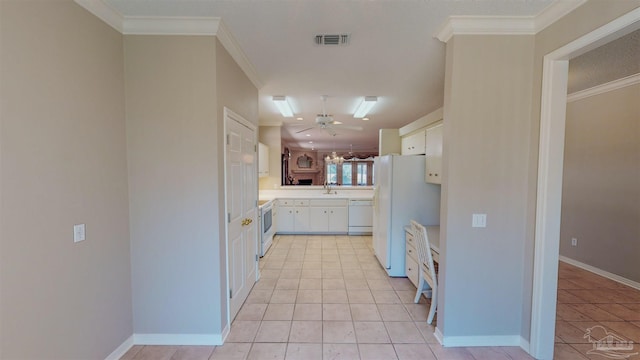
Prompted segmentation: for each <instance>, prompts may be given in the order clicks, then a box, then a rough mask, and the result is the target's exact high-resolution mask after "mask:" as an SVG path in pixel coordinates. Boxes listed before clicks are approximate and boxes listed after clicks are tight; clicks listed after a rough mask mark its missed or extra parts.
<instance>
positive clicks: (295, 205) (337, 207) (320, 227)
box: [277, 199, 349, 234]
mask: <svg viewBox="0 0 640 360" xmlns="http://www.w3.org/2000/svg"><path fill="white" fill-rule="evenodd" d="M348 206H349V201H348V200H347V199H280V200H278V227H277V231H278V233H290V234H298V233H319V234H321V233H335V234H346V233H347V232H348V231H349V207H348Z"/></svg>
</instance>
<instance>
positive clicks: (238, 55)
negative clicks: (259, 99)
mask: <svg viewBox="0 0 640 360" xmlns="http://www.w3.org/2000/svg"><path fill="white" fill-rule="evenodd" d="M216 36H217V38H218V40H219V41H220V43H221V44H222V46H224V48H225V49H226V50H227V51H228V52H229V54H230V55H231V57H232V58H233V60H235V61H236V63H238V66H240V68H241V69H242V71H244V73H245V74H246V75H247V77H248V78H249V80H251V82H252V83H253V85H254V86H255V87H256V88H257V89H258V90H260V89H261V88H262V86H263V85H264V84H263V83H262V80H260V76H258V72H257V71H256V69H255V68H254V67H253V64H252V63H251V61H249V59H248V58H247V56H246V55H245V53H244V51H242V48H241V47H240V44H239V43H238V41H237V40H236V38H235V37H233V34H232V33H231V31H229V28H227V26H226V25H225V23H224V22H223V21H222V19H220V23H219V26H218V31H217V32H216Z"/></svg>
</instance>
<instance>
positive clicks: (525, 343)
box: [520, 336, 531, 354]
mask: <svg viewBox="0 0 640 360" xmlns="http://www.w3.org/2000/svg"><path fill="white" fill-rule="evenodd" d="M530 347H531V346H530V345H529V340H527V339H525V338H523V337H522V336H520V348H522V350H524V351H525V352H526V353H527V354H529V348H530Z"/></svg>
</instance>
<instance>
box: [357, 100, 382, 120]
mask: <svg viewBox="0 0 640 360" xmlns="http://www.w3.org/2000/svg"><path fill="white" fill-rule="evenodd" d="M377 101H378V97H377V96H365V97H364V100H362V102H361V103H360V105H358V108H357V109H356V111H355V112H354V113H353V117H354V118H363V117H365V116H367V113H368V112H369V111H371V108H373V106H374V105H375V104H376V102H377Z"/></svg>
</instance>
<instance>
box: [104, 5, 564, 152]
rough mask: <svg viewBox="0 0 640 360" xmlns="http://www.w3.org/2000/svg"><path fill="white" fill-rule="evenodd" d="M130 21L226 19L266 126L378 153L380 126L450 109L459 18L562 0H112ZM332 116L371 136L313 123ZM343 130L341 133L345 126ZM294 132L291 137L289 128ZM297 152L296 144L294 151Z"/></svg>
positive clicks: (325, 144)
mask: <svg viewBox="0 0 640 360" xmlns="http://www.w3.org/2000/svg"><path fill="white" fill-rule="evenodd" d="M105 2H106V3H108V4H109V5H110V6H112V7H113V8H114V9H115V10H116V11H118V12H120V13H121V14H122V15H124V16H200V17H202V16H211V17H221V18H222V20H223V21H224V23H225V24H226V25H227V27H228V28H229V30H230V31H231V33H232V34H233V35H234V37H235V38H236V40H237V42H238V43H239V45H240V47H241V48H242V50H243V51H244V52H245V54H246V56H247V58H248V60H249V61H250V62H251V63H252V65H253V66H254V67H255V69H256V71H257V73H258V76H259V77H260V80H261V82H262V83H263V84H264V86H263V87H262V88H261V89H259V96H260V105H259V106H260V123H261V124H278V123H280V122H284V126H283V129H284V130H283V139H284V140H287V139H289V140H290V141H296V142H298V146H299V147H306V148H311V144H309V143H308V141H314V144H313V146H314V147H315V148H316V149H331V148H334V147H335V148H348V147H349V144H353V149H354V151H355V150H359V149H377V145H378V144H377V142H378V140H377V137H378V130H379V129H380V128H399V127H401V126H403V125H406V124H407V123H410V122H412V121H414V120H416V119H418V118H419V117H421V116H424V115H426V114H428V113H430V112H432V111H434V110H436V109H438V108H439V107H441V106H442V104H443V92H444V58H445V54H444V50H445V46H444V44H443V43H442V42H440V41H439V40H437V39H435V38H434V35H435V34H436V33H437V32H438V30H439V29H440V27H441V26H442V25H443V24H444V22H445V21H446V19H447V17H448V16H450V15H503V16H532V15H536V14H538V13H540V12H541V11H542V10H543V9H544V8H545V7H546V6H548V5H550V4H551V3H552V2H553V0H482V1H479V0H353V1H349V0H343V1H338V0H299V1H294V0H252V1H251V0H226V1H218V0H163V1H160V0H105ZM335 33H349V34H351V42H350V44H349V45H348V46H337V47H326V46H325V47H320V46H316V45H315V44H314V42H313V39H314V35H316V34H335ZM274 95H286V96H287V97H288V98H289V101H290V103H291V105H292V106H293V108H294V111H295V113H296V116H299V117H303V118H304V120H303V121H297V120H295V118H294V119H285V118H283V117H282V116H281V115H280V114H279V113H278V111H277V109H276V107H275V105H274V104H273V103H272V101H271V98H272V96H274ZM321 95H328V96H329V98H328V100H327V112H328V113H330V114H333V115H334V119H336V120H339V121H341V122H343V123H344V124H345V125H354V126H362V127H364V130H363V131H360V132H359V131H352V130H337V132H338V135H337V136H335V137H332V136H329V135H328V134H327V133H325V132H324V131H322V130H320V129H314V130H312V131H310V132H308V134H310V135H311V136H310V137H307V136H304V135H305V134H298V135H296V134H290V133H295V131H297V130H300V129H303V128H305V127H292V125H290V124H293V125H306V127H309V126H312V124H313V123H314V120H315V117H316V115H317V114H318V113H320V112H321V109H322V103H321ZM367 95H375V96H378V99H379V101H378V103H377V105H376V106H375V107H374V108H373V110H372V111H371V112H370V114H369V118H370V120H369V121H362V120H360V119H354V118H353V116H352V114H353V111H354V110H355V107H356V106H357V104H358V102H359V101H361V100H362V98H363V97H364V96H367ZM338 126H339V125H337V126H336V127H338ZM287 130H289V131H287ZM294 146H295V145H294Z"/></svg>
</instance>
